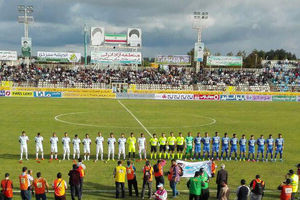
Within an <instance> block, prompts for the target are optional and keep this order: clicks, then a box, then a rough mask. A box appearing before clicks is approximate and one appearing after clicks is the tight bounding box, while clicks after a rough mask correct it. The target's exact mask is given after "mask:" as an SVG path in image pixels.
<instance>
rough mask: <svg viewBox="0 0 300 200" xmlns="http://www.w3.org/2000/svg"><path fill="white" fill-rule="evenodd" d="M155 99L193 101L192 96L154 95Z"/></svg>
mask: <svg viewBox="0 0 300 200" xmlns="http://www.w3.org/2000/svg"><path fill="white" fill-rule="evenodd" d="M155 99H161V100H194V95H193V94H155Z"/></svg>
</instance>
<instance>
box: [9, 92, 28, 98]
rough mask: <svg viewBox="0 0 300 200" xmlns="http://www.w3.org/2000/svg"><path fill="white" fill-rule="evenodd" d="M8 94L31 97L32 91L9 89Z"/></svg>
mask: <svg viewBox="0 0 300 200" xmlns="http://www.w3.org/2000/svg"><path fill="white" fill-rule="evenodd" d="M5 96H6V95H5ZM9 96H12V97H33V92H32V91H10V95H9Z"/></svg>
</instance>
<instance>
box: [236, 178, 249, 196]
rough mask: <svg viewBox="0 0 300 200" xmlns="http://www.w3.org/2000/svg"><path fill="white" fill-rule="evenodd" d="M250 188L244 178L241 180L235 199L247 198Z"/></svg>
mask: <svg viewBox="0 0 300 200" xmlns="http://www.w3.org/2000/svg"><path fill="white" fill-rule="evenodd" d="M249 195H250V188H249V187H248V186H247V185H246V181H245V179H242V180H241V185H240V186H239V187H238V189H237V191H236V196H237V200H248V197H249Z"/></svg>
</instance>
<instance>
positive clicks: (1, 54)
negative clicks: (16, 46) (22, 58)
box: [0, 51, 18, 61]
mask: <svg viewBox="0 0 300 200" xmlns="http://www.w3.org/2000/svg"><path fill="white" fill-rule="evenodd" d="M0 60H4V61H12V60H18V56H17V52H16V51H0Z"/></svg>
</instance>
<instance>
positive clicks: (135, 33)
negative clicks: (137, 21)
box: [127, 28, 142, 47]
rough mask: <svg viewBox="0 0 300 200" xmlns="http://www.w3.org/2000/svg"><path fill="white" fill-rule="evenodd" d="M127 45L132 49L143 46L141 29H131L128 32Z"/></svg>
mask: <svg viewBox="0 0 300 200" xmlns="http://www.w3.org/2000/svg"><path fill="white" fill-rule="evenodd" d="M127 39H128V41H127V44H128V46H130V47H141V46H142V30H141V29H139V28H129V29H128V31H127Z"/></svg>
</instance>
